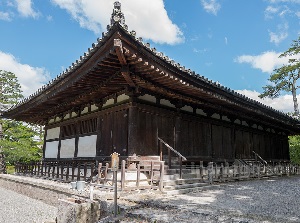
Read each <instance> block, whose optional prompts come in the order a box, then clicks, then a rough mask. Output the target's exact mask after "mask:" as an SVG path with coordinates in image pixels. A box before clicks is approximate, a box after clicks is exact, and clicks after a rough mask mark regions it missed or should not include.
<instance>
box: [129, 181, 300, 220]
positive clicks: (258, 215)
mask: <svg viewBox="0 0 300 223" xmlns="http://www.w3.org/2000/svg"><path fill="white" fill-rule="evenodd" d="M141 198H143V199H141ZM299 198H300V176H297V177H285V178H273V179H272V178H271V179H263V180H255V181H243V182H234V183H227V184H222V185H220V186H219V188H218V189H213V190H206V191H202V192H201V191H199V192H193V193H189V194H184V195H176V196H161V195H155V194H152V195H146V194H144V195H140V196H139V198H138V197H137V196H136V195H128V196H127V198H126V200H128V201H131V202H132V201H135V202H137V203H139V204H140V205H141V206H140V207H138V208H132V210H129V211H128V212H127V214H126V215H125V216H126V218H124V219H123V222H173V223H175V222H178V223H179V222H195V223H196V222H240V223H242V222H243V223H254V222H265V223H267V222H300V199H299Z"/></svg>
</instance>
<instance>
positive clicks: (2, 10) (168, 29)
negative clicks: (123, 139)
mask: <svg viewBox="0 0 300 223" xmlns="http://www.w3.org/2000/svg"><path fill="white" fill-rule="evenodd" d="M113 2H114V0H43V1H41V0H2V1H0V30H1V34H0V69H2V70H9V71H12V72H14V73H15V74H16V75H17V76H18V78H19V81H20V83H21V85H22V88H23V90H24V94H25V96H28V95H29V94H31V93H33V92H34V91H35V90H37V88H39V87H41V86H42V85H43V84H45V83H47V82H48V81H49V80H50V79H52V78H54V77H55V76H57V75H59V74H60V73H61V72H62V71H63V70H64V69H66V68H67V67H68V66H70V65H71V64H72V62H74V61H75V60H76V59H78V58H79V57H80V56H81V55H83V53H84V52H86V51H87V49H88V47H91V45H92V43H93V42H96V39H97V38H98V37H101V33H102V32H103V31H106V25H107V24H109V19H110V15H111V12H112V9H113ZM120 2H121V3H122V11H123V13H124V14H125V19H126V24H127V25H128V26H129V30H135V31H136V32H137V36H141V37H143V39H144V41H145V42H149V43H151V46H153V47H155V48H156V49H157V50H158V51H161V52H163V53H164V54H166V55H168V56H169V57H170V58H172V59H174V60H175V61H176V62H178V63H180V64H181V65H184V66H185V67H186V68H190V69H192V70H194V71H195V72H196V73H198V74H201V75H204V76H205V77H207V78H209V79H212V80H213V81H218V82H220V83H221V84H222V85H224V86H227V87H230V88H231V89H233V90H237V91H239V92H240V93H244V94H246V95H247V96H248V97H251V98H254V99H256V100H259V99H258V98H257V96H258V94H259V93H261V92H262V87H263V86H264V85H266V84H267V83H268V82H267V79H268V77H269V75H270V73H271V72H272V70H273V69H274V68H276V67H278V66H281V65H282V64H283V63H285V62H286V60H283V59H278V56H279V54H280V53H281V52H283V51H285V50H287V49H288V48H289V46H290V44H291V43H292V40H295V39H297V38H298V36H299V35H300V0H185V1H183V0H164V1H163V0H120ZM262 102H263V103H265V104H267V105H270V106H272V107H274V108H276V109H279V110H283V111H291V110H292V100H291V97H290V96H288V95H284V96H282V97H280V98H278V99H276V100H270V99H266V100H264V101H262Z"/></svg>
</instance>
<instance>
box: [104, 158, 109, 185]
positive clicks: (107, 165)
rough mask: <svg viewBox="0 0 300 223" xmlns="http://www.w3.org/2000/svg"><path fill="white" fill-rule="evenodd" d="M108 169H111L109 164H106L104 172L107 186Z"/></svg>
mask: <svg viewBox="0 0 300 223" xmlns="http://www.w3.org/2000/svg"><path fill="white" fill-rule="evenodd" d="M108 167H109V164H108V163H106V164H105V171H104V184H105V183H106V181H107V173H108Z"/></svg>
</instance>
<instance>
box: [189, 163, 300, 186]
mask: <svg viewBox="0 0 300 223" xmlns="http://www.w3.org/2000/svg"><path fill="white" fill-rule="evenodd" d="M264 166H265V165H262V164H261V163H260V162H257V163H252V165H251V166H249V165H247V164H241V163H238V164H231V165H230V164H229V163H228V162H225V163H214V162H209V163H208V164H207V165H204V162H203V161H199V162H191V164H190V165H189V166H187V167H188V168H189V169H190V173H192V174H193V175H194V177H193V178H197V179H201V180H202V181H203V182H207V183H210V184H212V183H213V182H231V181H235V180H250V179H254V178H256V179H260V178H262V177H271V176H275V177H277V176H278V177H280V176H290V175H298V174H300V167H299V165H292V164H291V163H289V162H276V163H274V165H272V166H270V168H271V171H269V172H266V171H265V168H264Z"/></svg>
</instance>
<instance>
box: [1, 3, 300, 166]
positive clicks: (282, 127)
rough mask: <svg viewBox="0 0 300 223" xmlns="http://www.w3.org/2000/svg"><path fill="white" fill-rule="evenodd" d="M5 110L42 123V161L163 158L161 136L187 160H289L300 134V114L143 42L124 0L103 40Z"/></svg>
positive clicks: (7, 115)
mask: <svg viewBox="0 0 300 223" xmlns="http://www.w3.org/2000/svg"><path fill="white" fill-rule="evenodd" d="M228 72H229V71H228ZM4 117H5V118H10V119H15V120H19V121H24V122H28V123H33V124H38V125H44V126H45V136H44V146H43V159H44V161H61V160H101V161H102V160H105V159H110V155H111V154H112V153H113V152H117V153H119V154H120V156H121V159H126V158H127V157H129V156H132V155H134V154H136V155H137V156H160V155H161V154H160V149H159V145H160V142H162V141H163V142H164V144H165V145H166V144H168V145H169V146H170V147H172V149H173V150H172V151H171V154H172V156H173V155H174V156H176V154H181V155H182V156H184V157H185V158H186V159H187V161H200V160H202V161H213V162H224V161H227V162H234V160H235V159H250V158H252V157H253V151H254V152H255V153H257V154H259V155H260V156H261V157H262V158H263V159H265V160H289V144H288V136H289V135H294V134H299V133H300V122H299V121H298V120H296V119H294V118H292V117H290V116H288V115H286V114H284V113H282V112H279V111H277V110H274V109H273V108H271V107H268V106H265V105H263V104H261V103H259V102H257V101H254V100H252V99H249V98H247V97H245V96H244V95H241V94H239V93H237V92H235V91H233V90H231V89H229V88H227V87H224V86H222V85H220V84H218V83H215V82H212V81H211V80H208V79H207V78H205V77H203V76H201V75H199V74H196V73H195V72H194V71H191V70H190V69H186V68H185V67H184V66H182V65H180V64H179V63H176V62H174V61H173V60H171V59H170V58H169V57H168V56H166V55H164V54H163V53H161V52H159V51H157V50H156V49H155V48H154V47H151V46H150V44H148V43H144V42H143V40H142V38H138V37H137V36H136V32H135V31H129V30H128V27H127V25H126V24H125V18H124V15H123V13H122V12H121V5H120V3H119V2H115V4H114V9H113V13H112V16H111V24H110V25H109V26H108V27H107V32H105V33H103V34H102V38H99V39H97V42H96V43H93V44H92V47H91V48H89V49H88V51H87V52H86V53H84V54H83V55H82V56H80V58H79V59H78V60H76V61H75V62H74V63H72V65H71V66H70V67H69V68H68V69H66V71H64V72H62V73H61V74H60V75H59V76H57V77H56V78H55V79H53V80H52V81H51V82H49V83H48V84H47V85H45V86H43V87H42V88H41V89H39V90H38V91H37V92H36V93H34V94H33V95H31V96H30V97H28V98H26V99H24V100H23V101H21V102H20V103H18V104H16V105H15V106H13V107H12V108H11V109H9V110H8V111H7V112H5V113H4ZM159 139H161V140H159ZM165 148H166V147H164V150H163V153H164V154H163V155H165V154H166V153H168V151H167V150H166V149H165Z"/></svg>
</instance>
